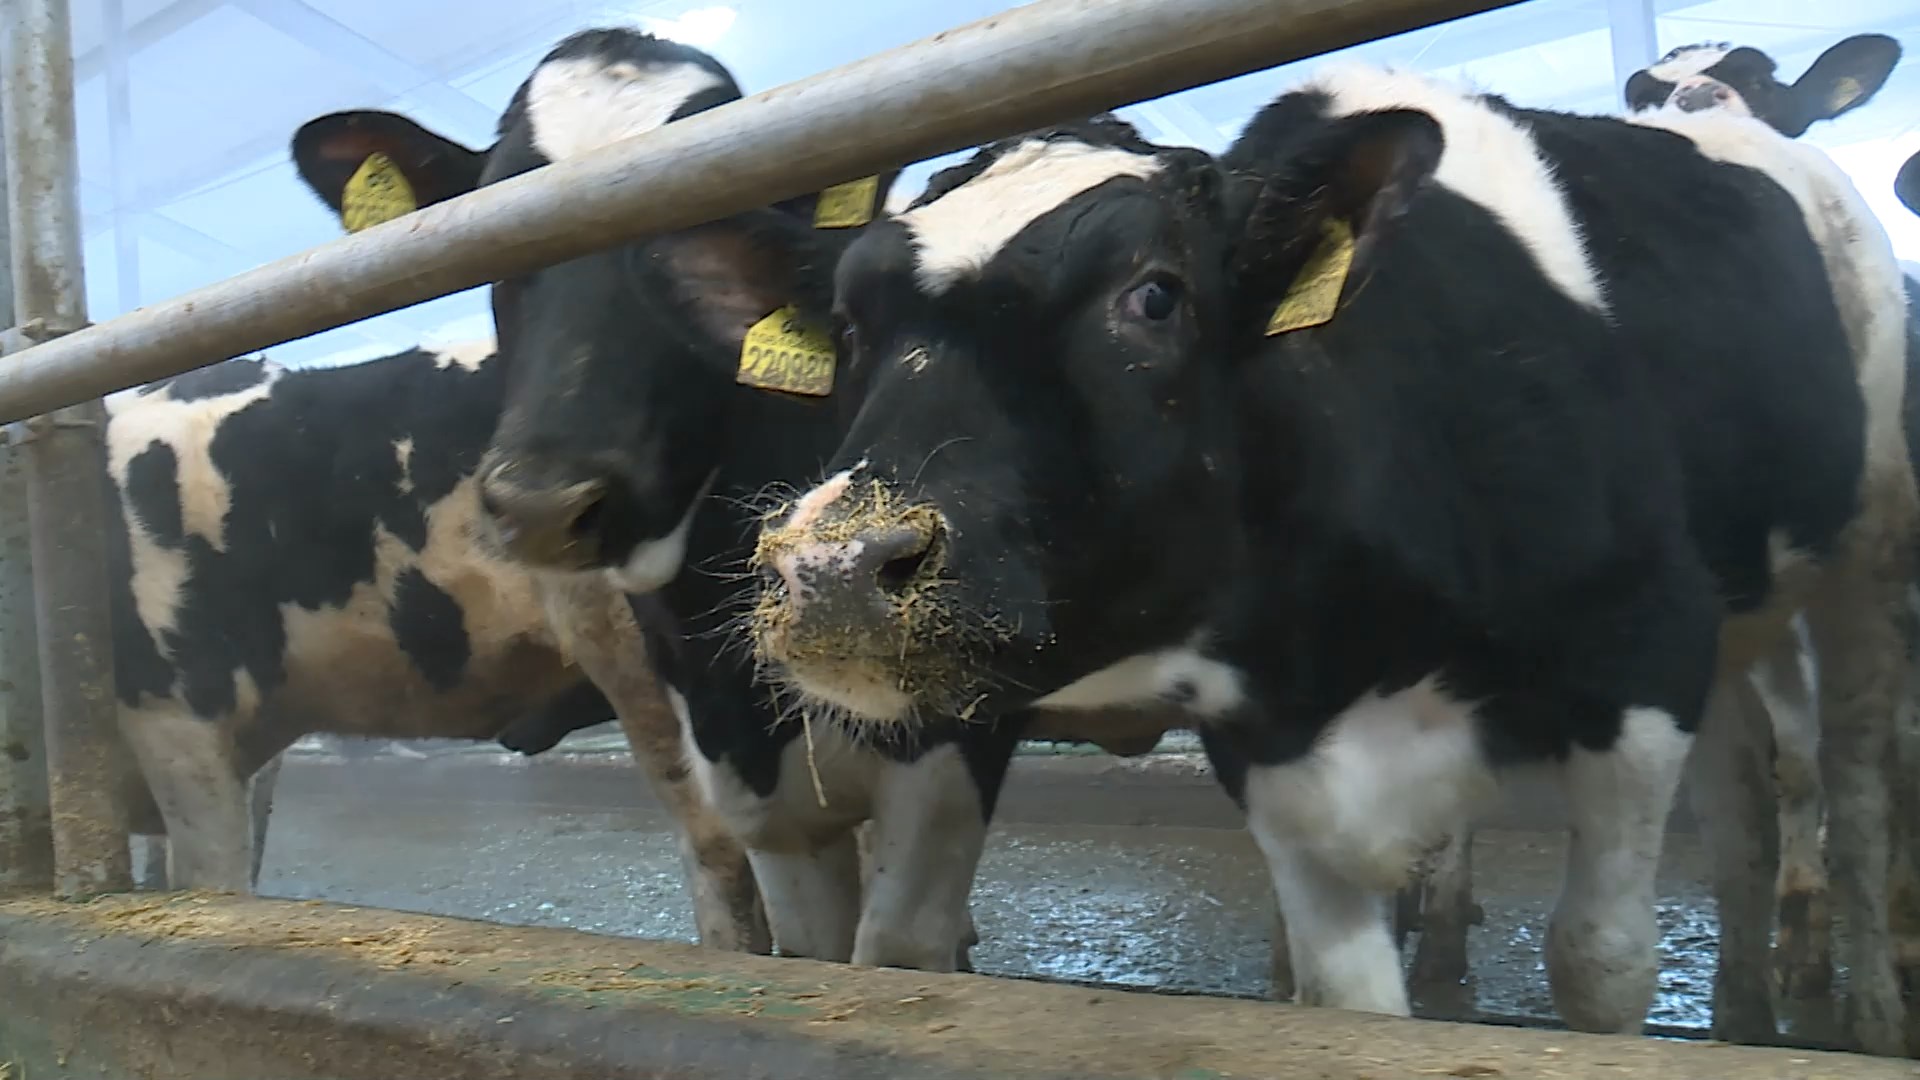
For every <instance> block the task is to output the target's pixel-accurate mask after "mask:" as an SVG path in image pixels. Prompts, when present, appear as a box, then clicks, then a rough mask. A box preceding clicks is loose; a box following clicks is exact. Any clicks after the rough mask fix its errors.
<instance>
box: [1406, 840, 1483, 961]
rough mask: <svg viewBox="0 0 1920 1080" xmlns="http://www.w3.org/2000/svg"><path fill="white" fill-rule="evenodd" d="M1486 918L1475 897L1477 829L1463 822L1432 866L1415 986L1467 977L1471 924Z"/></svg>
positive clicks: (1427, 881)
mask: <svg viewBox="0 0 1920 1080" xmlns="http://www.w3.org/2000/svg"><path fill="white" fill-rule="evenodd" d="M1480 919H1481V915H1480V913H1479V911H1478V910H1477V909H1476V906H1475V904H1474V902H1473V829H1472V828H1471V827H1468V826H1465V825H1463V826H1462V827H1461V828H1460V829H1458V830H1457V831H1455V832H1454V834H1453V836H1452V837H1450V838H1449V839H1448V840H1447V844H1446V846H1445V847H1443V848H1441V849H1440V852H1439V854H1438V855H1436V856H1435V857H1434V859H1433V861H1432V865H1430V866H1429V867H1428V868H1427V872H1426V874H1425V881H1424V883H1423V884H1422V886H1421V903H1420V943H1419V944H1418V945H1416V946H1414V950H1413V974H1412V980H1413V984H1414V985H1415V986H1434V987H1440V986H1448V987H1452V986H1459V985H1460V984H1461V983H1462V982H1464V981H1465V980H1466V978H1467V928H1468V927H1469V926H1472V925H1474V924H1475V923H1478V922H1479V921H1480Z"/></svg>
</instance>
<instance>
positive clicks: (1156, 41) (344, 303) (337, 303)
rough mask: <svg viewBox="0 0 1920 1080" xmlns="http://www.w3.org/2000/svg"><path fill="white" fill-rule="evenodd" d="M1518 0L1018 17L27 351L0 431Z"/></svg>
mask: <svg viewBox="0 0 1920 1080" xmlns="http://www.w3.org/2000/svg"><path fill="white" fill-rule="evenodd" d="M1515 2H1517V0H1178V2H1170V0H1036V2H1034V3H1031V4H1028V5H1026V6H1024V7H1019V8H1015V9H1013V10H1012V11H1008V12H1005V13H1002V14H999V15H995V16H992V17H991V18H987V19H982V20H980V21H978V22H975V23H972V24H969V25H967V26H963V27H960V28H958V29H954V30H949V31H946V32H945V33H942V34H937V35H935V36H933V37H931V38H927V39H924V40H922V41H918V42H915V43H913V44H911V45H906V46H903V47H901V48H898V49H894V50H891V51H889V52H884V53H880V54H878V55H876V56H871V57H868V58H867V59H865V60H862V61H859V62H857V63H854V64H849V65H847V66H845V67H841V68H837V69H835V70H833V71H829V72H826V73H824V74H821V75H817V76H814V77H813V78H810V79H804V80H802V81H800V82H796V83H791V84H789V85H786V86H782V87H778V88H776V89H774V90H770V91H767V92H766V93H762V94H756V95H754V96H753V97H751V98H748V99H746V100H744V101H739V102H735V103H733V104H730V105H726V106H723V107H721V108H718V109H714V110H712V111H710V112H706V113H703V114H701V115H698V116H694V117H690V118H688V119H686V120H683V121H681V122H678V123H674V124H669V125H667V126H666V127H664V128H662V129H660V130H658V131H654V132H651V133H649V134H647V135H643V136H641V137H639V138H635V139H630V140H627V141H625V142H623V143H620V144H618V145H615V146H611V147H607V148H604V149H602V150H600V151H598V152H596V153H594V154H590V155H586V156H583V157H580V158H578V159H575V160H573V161H568V162H563V163H560V164H557V165H553V166H549V167H548V168H545V169H541V170H537V171H535V172H533V173H530V174H527V175H525V176H520V177H516V178H514V179H512V180H509V181H506V182H504V183H501V184H497V185H493V186H491V187H489V188H486V189H484V190H482V191H478V192H475V193H473V194H471V195H466V196H462V197H461V198H458V199H453V200H449V201H447V202H445V203H441V204H439V205H437V206H433V207H429V208H427V209H426V210H424V211H421V212H419V213H416V214H410V215H407V216H406V217H404V218H401V219H399V220H397V221H392V222H388V223H387V224H385V225H381V226H378V227H376V228H373V229H369V230H367V231H365V232H362V233H359V234H357V235H354V236H350V237H346V238H344V239H341V240H336V241H334V242H332V243H329V244H325V245H322V246H320V247H318V248H315V249H313V250H311V251H308V252H306V253H304V254H301V255H296V256H293V257H291V258H287V259H282V260H280V261H278V262H274V263H270V264H268V265H266V266H263V267H260V268H259V269H257V270H254V271H252V272H250V273H246V274H242V275H240V276H238V277H234V278H229V279H228V280H226V281H223V282H219V283H217V284H215V285H210V286H207V287H206V288H203V289H198V290H195V291H193V292H190V293H187V294H185V295H184V296H180V297H178V298H176V299H173V300H170V301H166V302H163V303H158V304H154V305H152V306H151V307H148V308H144V309H142V310H140V311H136V312H132V313H130V314H127V315H123V316H121V317H119V318H117V319H114V320H112V321H111V322H107V323H103V324H101V325H99V326H95V327H91V328H89V329H87V330H84V331H81V332H80V333H77V334H74V335H72V336H70V337H67V338H63V339H61V340H59V341H55V342H50V343H48V344H45V345H42V346H40V347H38V348H35V349H32V350H30V351H29V352H28V353H26V354H25V355H24V356H23V357H21V358H20V359H19V361H18V362H17V363H15V364H11V365H7V366H6V367H4V368H0V422H5V421H8V420H15V419H18V418H20V417H22V416H29V415H32V414H34V413H37V412H44V411H46V410H48V409H53V408H58V407H60V406H63V405H67V404H70V403H72V402H75V401H82V400H85V399H87V398H90V397H94V396H97V395H100V394H104V393H110V392H112V391H115V390H119V389H123V388H125V387H129V386H134V385H137V384H140V383H143V382H148V381H150V380H153V379H159V378H164V377H167V376H171V375H176V374H179V373H180V372H182V371H187V370H191V369H193V368H195V367H200V366H203V365H206V364H209V363H214V362H216V361H219V360H221V359H224V358H226V357H228V356H233V355H237V354H241V353H246V352H251V351H253V350H257V349H262V348H266V347H268V346H271V345H275V344H279V343H280V342H284V341H289V340H292V339H294V338H298V337H304V336H306V335H308V334H313V333H317V332H319V331H322V330H326V329H328V328H331V327H334V326H339V325H341V324H343V323H347V322H352V321H355V320H358V319H364V318H368V317H370V316H373V315H378V314H381V313H383V312H387V311H392V310H394V309H396V308H402V307H406V306H408V305H410V304H417V303H419V302H421V301H423V300H428V299H432V298H433V297H436V296H444V295H446V294H447V293H451V292H456V291H459V290H461V289H465V288H469V287H472V286H474V285H479V284H481V283H483V282H488V281H495V280H498V279H500V278H503V277H510V276H512V275H515V274H519V273H523V272H525V271H527V270H530V269H533V268H535V267H538V266H543V265H548V264H551V263H554V262H559V261H562V260H565V259H569V258H573V257H575V256H578V255H581V254H583V253H585V252H588V251H591V250H594V249H596V248H604V247H608V246H610V245H613V244H616V243H619V242H622V241H624V240H628V239H631V238H633V237H636V236H640V235H644V234H646V233H651V232H657V231H659V230H662V229H670V228H680V227H683V226H687V225H693V224H697V223H699V222H702V221H708V220H712V219H713V218H716V217H721V216H724V215H726V214H731V213H735V212H738V211H740V210H742V209H745V208H748V207H750V206H756V205H763V204H765V203H767V202H768V201H770V200H776V199H781V198H786V197H789V196H792V195H797V194H800V193H802V192H806V191H814V190H817V189H819V188H821V187H823V186H825V185H828V184H833V183H837V182H840V181H843V180H846V179H848V178H849V177H855V176H862V175H868V174H871V173H873V172H876V171H879V170H881V169H886V168H891V167H894V166H897V165H901V164H904V163H907V162H912V161H918V160H921V159H924V158H927V157H931V156H934V155H937V154H942V153H946V152H948V151H952V150H957V149H962V148H964V147H967V146H971V145H975V144H978V143H980V142H982V141H985V140H987V139H990V138H994V137H996V136H1000V135H1005V134H1007V133H1010V132H1014V131H1019V130H1023V129H1026V128H1030V127H1033V126H1037V125H1041V124H1046V123H1052V122H1057V121H1061V120H1066V119H1071V118H1075V117H1079V116H1085V115H1087V114H1089V113H1091V112H1095V111H1097V110H1099V109H1102V108H1107V107H1110V106H1114V105H1119V104H1126V103H1130V102H1134V101H1140V100H1143V99H1146V98H1151V97H1158V96H1160V95H1162V94H1167V93H1172V92H1174V91H1177V90H1182V89H1185V88H1187V87H1191V86H1196V85H1199V84H1201V83H1206V82H1212V81H1215V80H1218V79H1223V78H1227V77H1230V76H1234V75H1239V74H1243V73H1245V72H1248V71H1252V70H1255V69H1257V68H1262V67H1266V66H1269V65H1272V64H1276V63H1282V62H1286V61H1290V60H1295V59H1299V58H1301V57H1305V56H1312V55H1315V54H1317V53H1321V52H1325V51H1327V50H1330V49H1336V48H1341V47H1343V46H1346V45H1351V44H1353V43H1354V42H1358V41H1365V40H1369V39H1371V38H1376V37H1381V36H1384V35H1388V34H1396V33H1401V32H1403V31H1406V30H1411V29H1415V28H1417V27H1422V26H1428V25H1431V24H1433V23H1437V22H1443V21H1446V20H1449V19H1454V18H1457V17H1460V16H1463V15H1470V14H1474V13H1476V12H1481V11H1487V10H1490V9H1493V8H1499V7H1506V6H1508V5H1509V4H1512V3H1515Z"/></svg>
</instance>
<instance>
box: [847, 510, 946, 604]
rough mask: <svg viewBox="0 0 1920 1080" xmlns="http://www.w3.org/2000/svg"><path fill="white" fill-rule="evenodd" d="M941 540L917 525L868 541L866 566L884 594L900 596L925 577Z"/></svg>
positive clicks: (896, 529) (898, 528)
mask: <svg viewBox="0 0 1920 1080" xmlns="http://www.w3.org/2000/svg"><path fill="white" fill-rule="evenodd" d="M939 540H940V537H939V534H938V531H937V530H936V529H934V528H932V527H929V526H926V525H922V524H920V523H917V522H916V523H914V524H910V525H902V526H899V527H897V528H894V529H890V530H888V531H886V532H884V533H881V534H880V535H877V536H869V537H867V538H866V544H867V558H866V559H865V562H866V563H867V565H869V566H872V567H873V568H874V571H873V577H874V583H875V584H876V585H878V586H879V588H880V591H881V592H883V593H886V594H887V595H889V596H891V595H897V594H899V593H901V592H903V591H905V590H906V588H907V587H908V586H909V585H911V584H913V582H914V581H915V580H916V579H917V578H920V577H921V576H923V575H924V574H925V572H926V568H927V562H928V559H929V558H930V557H931V556H932V555H933V552H934V550H935V547H936V545H937V544H938V543H939Z"/></svg>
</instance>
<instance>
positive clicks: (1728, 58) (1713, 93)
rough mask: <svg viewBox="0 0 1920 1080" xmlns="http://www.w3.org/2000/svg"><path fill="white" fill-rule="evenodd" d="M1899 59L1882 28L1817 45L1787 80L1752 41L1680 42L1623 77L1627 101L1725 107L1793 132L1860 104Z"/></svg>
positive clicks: (1643, 105) (1632, 105) (1633, 105)
mask: <svg viewBox="0 0 1920 1080" xmlns="http://www.w3.org/2000/svg"><path fill="white" fill-rule="evenodd" d="M1899 62H1900V43H1899V42H1897V41H1895V40H1894V39H1892V38H1890V37H1888V36H1886V35H1885V34H1855V35H1854V36H1853V37H1850V38H1847V39H1846V40H1845V41H1842V42H1840V43H1839V44H1837V45H1835V46H1833V47H1832V48H1830V49H1828V50H1827V51H1826V52H1823V53H1821V54H1820V56H1819V58H1818V59H1816V60H1815V61H1814V62H1813V66H1811V67H1809V68H1807V70H1806V72H1805V73H1804V74H1802V75H1801V76H1800V78H1799V79H1798V80H1796V81H1795V82H1794V83H1793V84H1792V85H1788V84H1786V83H1783V82H1780V81H1779V80H1778V79H1776V78H1774V68H1775V66H1776V65H1775V64H1774V61H1773V58H1772V57H1770V56H1768V55H1767V54H1766V53H1763V52H1761V51H1760V50H1759V49H1755V48H1750V47H1748V46H1744V45H1743V46H1739V47H1735V46H1733V45H1731V44H1728V43H1724V42H1720V43H1702V44H1697V45H1683V46H1681V47H1679V48H1677V49H1674V50H1673V51H1672V52H1669V53H1668V54H1667V55H1665V56H1663V57H1661V58H1660V60H1659V62H1657V63H1655V64H1654V65H1653V66H1652V67H1649V68H1644V69H1642V70H1640V71H1636V72H1634V73H1633V74H1632V75H1631V76H1629V77H1628V78H1627V85H1626V99H1627V108H1628V109H1630V110H1633V111H1636V112H1637V111H1639V110H1641V109H1657V108H1660V107H1661V106H1664V105H1667V104H1672V105H1674V106H1675V107H1677V108H1680V109H1683V110H1685V111H1687V112H1697V111H1699V110H1701V109H1709V108H1718V109H1728V110H1732V111H1734V112H1738V113H1741V114H1743V115H1747V116H1752V117H1755V118H1757V119H1759V120H1761V121H1762V122H1764V123H1766V124H1768V125H1769V126H1771V127H1773V128H1774V129H1775V130H1777V131H1779V132H1780V133H1781V134H1783V135H1786V136H1788V137H1790V138H1798V137H1799V136H1801V135H1803V134H1805V133H1806V130H1807V128H1808V127H1809V126H1811V125H1812V124H1813V123H1814V122H1815V121H1818V120H1831V119H1833V118H1834V117H1836V116H1839V115H1840V114H1841V113H1844V112H1846V111H1848V110H1849V109H1855V108H1858V107H1859V106H1861V105H1864V104H1866V102H1867V101H1868V100H1870V99H1871V98H1872V97H1873V95H1874V94H1876V93H1878V92H1879V90H1880V87H1881V86H1883V85H1885V83H1886V81H1887V77H1888V76H1889V75H1891V74H1893V69H1894V66H1895V65H1897V64H1898V63H1899Z"/></svg>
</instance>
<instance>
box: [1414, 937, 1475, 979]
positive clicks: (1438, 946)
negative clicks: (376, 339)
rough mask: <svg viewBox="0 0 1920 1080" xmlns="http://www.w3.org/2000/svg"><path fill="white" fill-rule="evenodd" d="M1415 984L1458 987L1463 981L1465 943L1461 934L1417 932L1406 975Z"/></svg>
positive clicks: (1465, 964) (1465, 968) (1465, 973)
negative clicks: (1408, 971) (1416, 940)
mask: <svg viewBox="0 0 1920 1080" xmlns="http://www.w3.org/2000/svg"><path fill="white" fill-rule="evenodd" d="M1408 978H1409V979H1410V980H1411V981H1412V983H1413V985H1414V986H1417V987H1422V988H1426V987H1435V988H1438V987H1451V986H1459V985H1460V984H1461V983H1463V982H1465V981H1466V980H1467V943H1466V935H1465V934H1457V935H1456V934H1436V933H1432V932H1427V933H1423V934H1421V935H1420V943H1419V944H1418V945H1416V946H1414V950H1413V970H1412V972H1411V973H1410V974H1409V975H1408Z"/></svg>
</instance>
